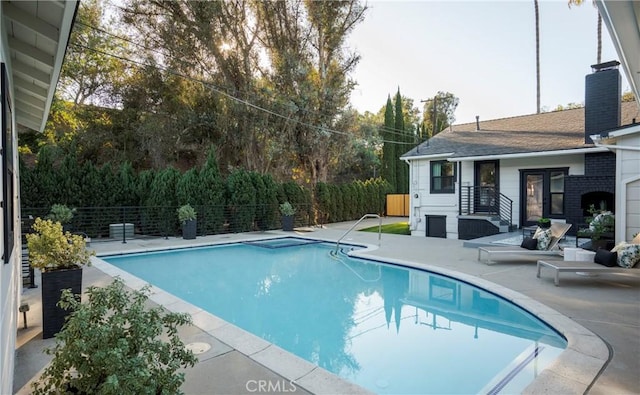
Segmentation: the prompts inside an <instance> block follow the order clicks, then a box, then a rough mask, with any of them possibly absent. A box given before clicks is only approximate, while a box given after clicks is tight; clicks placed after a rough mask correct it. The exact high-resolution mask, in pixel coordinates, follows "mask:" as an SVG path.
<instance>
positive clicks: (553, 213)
mask: <svg viewBox="0 0 640 395" xmlns="http://www.w3.org/2000/svg"><path fill="white" fill-rule="evenodd" d="M566 175H567V169H540V170H522V171H521V174H520V197H521V199H520V202H521V205H520V207H521V210H520V217H521V218H520V220H521V224H522V225H523V226H528V225H533V224H535V223H536V222H537V221H538V219H540V218H541V217H545V218H564V217H565V209H564V178H565V176H566Z"/></svg>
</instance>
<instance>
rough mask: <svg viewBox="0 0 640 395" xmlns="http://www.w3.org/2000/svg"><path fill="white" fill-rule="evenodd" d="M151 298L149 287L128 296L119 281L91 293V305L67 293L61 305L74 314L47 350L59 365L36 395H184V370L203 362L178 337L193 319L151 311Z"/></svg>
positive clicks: (43, 379) (41, 381)
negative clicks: (181, 388) (180, 329)
mask: <svg viewBox="0 0 640 395" xmlns="http://www.w3.org/2000/svg"><path fill="white" fill-rule="evenodd" d="M148 295H149V286H148V285H147V286H145V287H143V288H142V289H141V290H139V291H127V289H126V288H125V285H124V282H123V281H122V279H120V278H118V277H116V278H115V279H114V281H113V282H112V283H111V284H109V285H107V286H106V287H103V288H100V287H89V288H88V289H87V293H86V297H87V301H86V302H85V303H80V301H78V300H77V299H76V298H75V297H74V296H73V294H72V293H71V292H69V291H68V290H65V291H64V292H63V294H62V299H61V301H60V305H61V306H62V307H63V308H65V309H67V310H69V311H70V312H71V313H70V316H69V319H68V320H67V323H66V324H65V326H64V328H63V329H62V331H61V332H60V333H59V334H58V336H56V343H55V345H54V346H53V347H52V348H48V349H45V353H47V354H49V355H53V359H52V361H51V363H50V364H49V365H48V366H47V368H46V369H45V370H44V372H43V374H42V375H41V376H40V378H39V379H38V381H36V382H34V383H33V384H32V389H33V393H34V394H50V393H57V394H63V393H69V392H71V393H83V394H104V393H109V394H177V393H180V386H181V385H182V383H183V382H184V373H183V372H178V369H180V368H186V367H192V366H194V365H195V363H196V362H197V360H198V359H197V357H196V356H195V355H194V354H193V352H192V351H190V350H188V349H187V348H186V347H185V345H184V343H183V342H182V340H181V339H180V338H179V337H178V333H177V331H178V327H179V326H182V325H186V324H190V323H191V318H190V316H189V315H187V314H180V313H170V312H167V311H166V310H164V309H163V308H162V307H154V308H149V307H147V303H148Z"/></svg>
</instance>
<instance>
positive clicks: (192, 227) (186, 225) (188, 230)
mask: <svg viewBox="0 0 640 395" xmlns="http://www.w3.org/2000/svg"><path fill="white" fill-rule="evenodd" d="M196 221H197V220H195V219H192V220H189V221H184V222H183V223H182V238H183V239H185V240H193V239H195V238H196V228H197V222H196Z"/></svg>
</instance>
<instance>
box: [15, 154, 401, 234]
mask: <svg viewBox="0 0 640 395" xmlns="http://www.w3.org/2000/svg"><path fill="white" fill-rule="evenodd" d="M20 178H21V179H20V187H21V206H22V207H23V208H48V207H51V206H52V205H53V204H65V205H67V206H69V207H87V208H89V207H91V208H98V207H143V208H145V210H146V211H145V213H146V215H147V216H148V217H150V218H170V219H171V221H169V222H170V223H169V224H168V225H167V226H168V227H170V228H173V227H175V226H176V220H174V219H177V216H176V213H175V209H176V207H178V206H181V205H183V204H191V205H192V206H193V207H195V208H196V209H197V211H198V234H201V235H202V234H217V233H221V232H223V226H224V224H225V223H226V224H228V226H229V228H230V229H233V231H234V232H242V231H250V230H254V229H260V230H267V229H274V228H277V227H278V226H279V219H280V214H279V212H278V205H279V204H280V203H283V202H285V201H289V202H290V203H291V204H292V205H293V206H294V207H296V208H297V210H298V211H297V216H304V217H305V218H308V219H309V220H310V222H313V223H315V224H318V223H321V224H322V223H329V222H339V221H346V220H353V219H358V218H360V217H361V216H362V215H363V214H366V213H378V214H384V205H385V196H386V194H387V193H390V192H391V187H390V185H389V183H387V182H386V181H384V180H382V179H379V178H378V179H370V180H367V181H355V182H352V183H349V184H343V185H335V184H328V183H322V182H320V183H318V184H317V185H316V188H315V191H311V190H309V189H308V188H304V187H301V186H300V185H299V184H297V183H296V182H294V181H288V182H285V183H278V182H276V181H275V180H274V179H273V177H271V176H270V175H268V174H266V175H265V174H260V173H257V172H248V171H245V170H242V169H238V170H234V171H233V172H231V173H230V174H229V175H228V176H227V177H226V179H225V178H224V177H223V176H222V175H221V173H220V170H219V168H218V164H217V161H216V157H215V154H214V152H213V150H212V151H211V152H210V153H209V155H208V158H207V161H206V162H205V163H204V165H203V166H201V167H200V168H192V169H190V170H188V171H186V172H184V173H183V172H180V171H179V170H177V169H175V168H172V167H168V168H165V169H163V170H144V171H141V172H139V173H136V172H135V171H134V169H133V168H132V167H131V165H130V164H129V163H124V164H122V165H120V166H119V168H113V167H112V166H111V165H110V164H106V165H104V166H102V167H100V168H98V167H96V166H95V165H93V164H92V163H90V162H86V163H84V164H79V163H78V161H77V158H76V157H75V156H74V155H67V156H66V157H64V159H63V160H59V159H58V158H56V156H55V155H54V154H53V153H52V152H50V151H49V150H46V149H45V150H41V151H40V154H39V155H38V158H37V161H36V164H35V166H31V167H29V166H25V165H24V164H23V163H21V168H20ZM113 222H115V223H117V222H118V220H117V218H114V219H113ZM169 231H170V229H169Z"/></svg>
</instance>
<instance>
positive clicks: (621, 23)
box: [596, 0, 640, 106]
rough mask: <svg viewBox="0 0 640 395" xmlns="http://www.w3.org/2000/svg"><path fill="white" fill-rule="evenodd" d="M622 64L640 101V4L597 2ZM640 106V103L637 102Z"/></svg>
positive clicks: (627, 0)
mask: <svg viewBox="0 0 640 395" xmlns="http://www.w3.org/2000/svg"><path fill="white" fill-rule="evenodd" d="M596 5H597V7H598V11H599V12H600V15H601V16H602V20H603V21H604V23H605V25H606V26H607V29H608V30H609V35H610V36H611V40H612V41H613V45H614V47H615V49H616V52H617V53H618V56H619V57H620V63H622V68H623V69H624V72H625V74H626V75H627V78H628V80H629V84H630V85H631V90H632V91H633V94H634V95H635V96H636V99H640V91H639V89H640V2H638V1H632V0H597V1H596ZM636 103H638V105H639V106H640V101H638V100H636Z"/></svg>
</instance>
